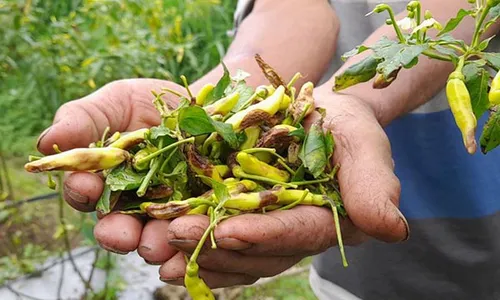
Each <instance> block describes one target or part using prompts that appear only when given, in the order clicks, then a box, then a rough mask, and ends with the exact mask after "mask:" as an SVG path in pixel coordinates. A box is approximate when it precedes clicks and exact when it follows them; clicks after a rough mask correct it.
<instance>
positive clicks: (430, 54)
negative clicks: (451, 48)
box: [422, 50, 452, 61]
mask: <svg viewBox="0 0 500 300" xmlns="http://www.w3.org/2000/svg"><path fill="white" fill-rule="evenodd" d="M422 54H423V55H425V56H427V57H429V58H434V59H437V60H442V61H452V60H451V58H450V56H446V55H441V54H438V53H436V52H433V51H429V50H426V51H424V52H422Z"/></svg>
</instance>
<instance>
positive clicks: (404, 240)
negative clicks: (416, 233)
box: [398, 209, 410, 242]
mask: <svg viewBox="0 0 500 300" xmlns="http://www.w3.org/2000/svg"><path fill="white" fill-rule="evenodd" d="M398 213H399V217H400V218H401V221H402V222H403V223H404V224H405V227H406V237H405V238H404V239H403V240H402V241H401V242H406V241H407V240H408V239H410V225H409V224H408V221H407V220H406V218H405V216H403V213H402V212H401V211H400V210H399V209H398Z"/></svg>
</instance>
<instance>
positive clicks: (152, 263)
mask: <svg viewBox="0 0 500 300" xmlns="http://www.w3.org/2000/svg"><path fill="white" fill-rule="evenodd" d="M144 261H145V262H146V263H147V264H148V265H153V266H159V265H162V264H163V262H162V261H149V260H147V259H144Z"/></svg>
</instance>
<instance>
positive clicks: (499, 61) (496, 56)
mask: <svg viewBox="0 0 500 300" xmlns="http://www.w3.org/2000/svg"><path fill="white" fill-rule="evenodd" d="M483 58H484V59H486V61H487V62H488V64H490V65H491V66H493V68H495V69H496V70H499V69H500V53H494V52H485V53H483Z"/></svg>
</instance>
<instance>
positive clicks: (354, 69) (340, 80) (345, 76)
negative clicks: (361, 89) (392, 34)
mask: <svg viewBox="0 0 500 300" xmlns="http://www.w3.org/2000/svg"><path fill="white" fill-rule="evenodd" d="M378 63H379V60H377V59H375V58H374V57H373V55H371V56H368V57H366V58H364V59H363V60H362V61H360V62H358V63H355V64H353V65H351V66H350V67H349V68H347V70H345V71H344V72H343V73H342V74H340V75H338V76H335V86H334V90H335V91H340V90H343V89H346V88H348V87H350V86H353V85H356V84H358V83H361V82H366V81H368V80H370V79H372V78H373V77H374V76H375V74H377V66H378Z"/></svg>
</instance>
